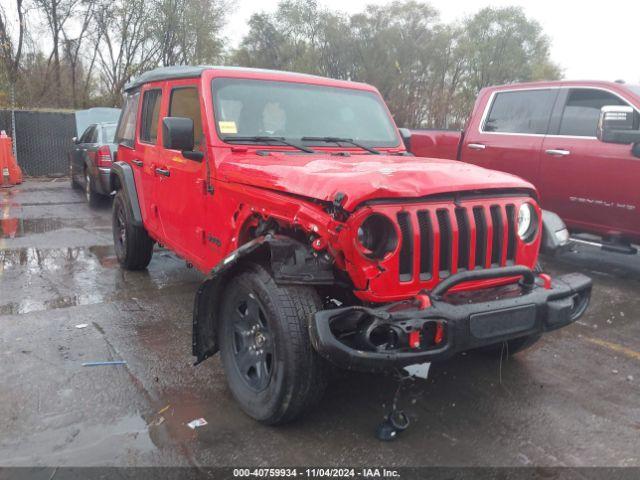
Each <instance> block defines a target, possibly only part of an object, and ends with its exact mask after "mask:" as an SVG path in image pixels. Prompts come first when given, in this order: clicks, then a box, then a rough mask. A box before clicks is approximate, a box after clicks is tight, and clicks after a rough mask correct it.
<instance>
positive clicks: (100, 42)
mask: <svg viewBox="0 0 640 480" xmlns="http://www.w3.org/2000/svg"><path fill="white" fill-rule="evenodd" d="M152 20H153V19H152V16H151V11H150V9H149V8H148V6H146V5H145V1H144V0H128V1H126V3H125V2H124V1H122V0H120V1H117V2H109V1H108V0H106V1H105V3H102V4H100V5H99V7H98V8H97V9H96V13H95V24H96V36H95V38H94V48H95V49H96V51H97V59H96V60H97V67H98V71H99V76H100V82H101V84H102V87H103V90H104V95H105V103H106V104H109V105H119V104H120V102H121V93H122V90H123V88H124V86H125V84H126V83H127V82H128V81H129V80H130V79H131V78H132V77H133V76H135V75H137V74H139V73H140V72H143V71H145V70H148V69H149V68H151V67H153V66H155V65H156V64H157V60H158V48H157V45H156V44H154V42H153V37H152V26H151V22H152Z"/></svg>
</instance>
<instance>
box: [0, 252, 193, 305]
mask: <svg viewBox="0 0 640 480" xmlns="http://www.w3.org/2000/svg"><path fill="white" fill-rule="evenodd" d="M159 257H161V258H163V260H160V261H164V257H163V256H162V255H159ZM165 267H168V268H160V269H157V270H154V271H151V272H150V271H148V270H147V271H143V272H124V271H121V270H120V269H119V268H118V260H117V258H116V256H115V252H114V249H113V246H111V245H104V246H93V247H74V248H51V249H42V248H18V249H8V250H2V249H0V281H1V283H0V285H3V286H2V288H3V289H5V288H6V289H7V294H6V295H4V294H0V315H16V314H25V313H30V312H36V311H46V310H52V309H57V308H68V307H74V306H82V305H96V304H101V303H108V302H113V301H124V302H125V305H123V306H122V308H125V309H130V310H131V311H139V310H142V309H143V308H142V307H141V306H140V305H139V304H138V302H137V299H136V297H138V298H139V297H144V296H145V295H147V294H148V293H149V292H159V291H162V290H165V289H171V291H172V292H177V291H181V290H184V291H186V292H190V291H191V290H192V289H193V288H194V285H197V283H198V282H199V281H200V278H199V277H200V276H201V274H199V273H198V272H194V271H192V270H187V269H185V268H184V267H183V266H182V263H181V262H170V264H169V265H166V266H165ZM3 293H4V292H3Z"/></svg>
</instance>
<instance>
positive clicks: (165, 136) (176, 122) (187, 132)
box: [162, 117, 193, 152]
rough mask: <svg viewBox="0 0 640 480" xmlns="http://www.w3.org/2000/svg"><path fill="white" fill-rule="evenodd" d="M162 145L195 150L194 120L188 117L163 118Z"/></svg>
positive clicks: (171, 148)
mask: <svg viewBox="0 0 640 480" xmlns="http://www.w3.org/2000/svg"><path fill="white" fill-rule="evenodd" d="M162 146H163V147H164V148H167V149H169V150H180V151H187V152H191V151H193V120H191V119H190V118H186V117H165V118H163V119H162Z"/></svg>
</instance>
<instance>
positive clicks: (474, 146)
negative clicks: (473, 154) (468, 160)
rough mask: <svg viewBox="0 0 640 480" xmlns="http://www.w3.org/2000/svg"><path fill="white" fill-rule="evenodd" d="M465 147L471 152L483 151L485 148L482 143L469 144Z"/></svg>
mask: <svg viewBox="0 0 640 480" xmlns="http://www.w3.org/2000/svg"><path fill="white" fill-rule="evenodd" d="M467 147H469V148H470V149H471V150H484V149H485V148H487V146H486V145H483V144H482V143H469V144H467Z"/></svg>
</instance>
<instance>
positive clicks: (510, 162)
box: [461, 88, 558, 185]
mask: <svg viewBox="0 0 640 480" xmlns="http://www.w3.org/2000/svg"><path fill="white" fill-rule="evenodd" d="M557 94H558V89H553V88H537V89H519V90H499V91H494V92H493V93H492V94H491V95H490V98H489V99H488V101H487V103H486V106H485V108H484V112H483V115H482V116H481V117H480V118H475V119H472V121H471V122H470V124H469V128H468V130H467V132H466V134H465V138H464V143H463V145H462V151H461V160H462V161H464V162H468V163H473V164H476V165H479V166H481V167H486V168H490V169H494V170H500V171H503V172H507V173H512V174H514V175H518V176H519V177H522V178H524V179H525V180H528V181H530V182H531V183H533V184H534V185H536V184H537V183H538V182H539V170H540V152H541V149H542V142H543V140H544V136H545V134H546V133H547V129H548V127H549V121H550V119H551V113H552V110H553V107H554V103H555V101H556V96H557Z"/></svg>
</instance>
